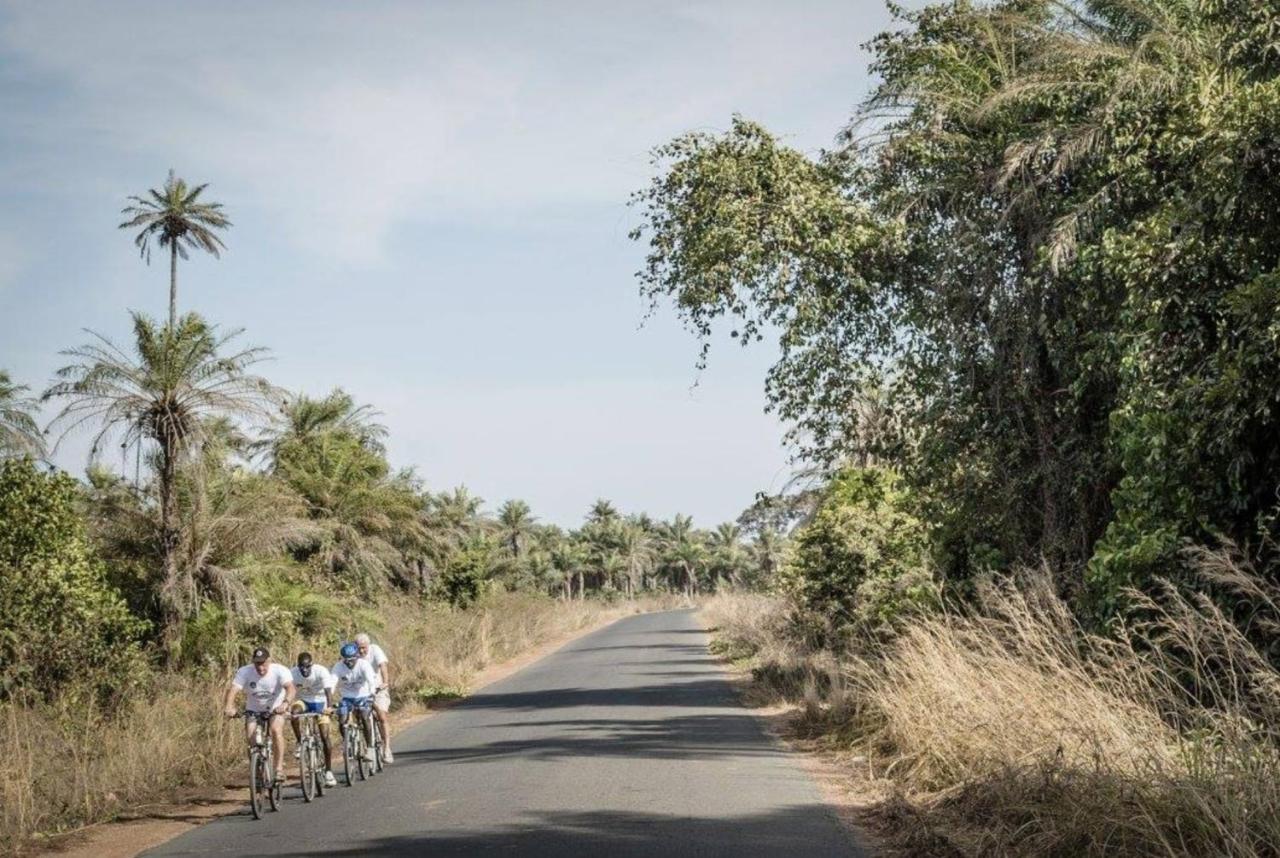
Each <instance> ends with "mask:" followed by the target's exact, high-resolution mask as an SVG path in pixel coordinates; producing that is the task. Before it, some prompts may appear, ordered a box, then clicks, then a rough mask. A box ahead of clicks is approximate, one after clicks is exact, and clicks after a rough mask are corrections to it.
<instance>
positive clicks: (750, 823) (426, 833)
mask: <svg viewBox="0 0 1280 858" xmlns="http://www.w3.org/2000/svg"><path fill="white" fill-rule="evenodd" d="M394 747H395V752H396V762H395V765H393V766H390V767H388V768H387V769H386V770H385V772H384V773H383V774H381V775H378V776H376V777H374V778H373V779H372V780H369V781H366V782H365V783H359V782H357V783H356V785H355V786H353V787H349V788H348V787H341V786H340V787H339V788H338V789H336V790H329V792H328V793H327V794H326V795H325V797H324V798H321V799H317V800H316V801H314V802H312V803H311V804H309V805H308V804H304V803H303V802H302V798H301V795H300V793H299V791H298V788H297V786H296V782H295V781H291V782H290V786H289V787H288V788H286V790H285V801H284V804H283V806H282V808H281V810H280V811H279V812H278V813H274V814H272V813H268V815H267V816H266V818H264V819H263V820H261V821H255V820H253V819H252V817H250V816H249V815H248V811H247V810H246V811H245V812H243V813H239V814H235V815H232V816H227V817H224V818H222V819H219V820H216V821H214V822H211V823H209V824H208V825H205V826H202V827H200V828H197V829H195V830H193V831H191V832H189V833H187V834H185V835H183V836H181V837H179V838H177V839H175V840H172V841H170V842H169V843H167V844H165V845H163V846H161V847H159V848H157V849H154V850H152V851H151V852H148V853H147V854H148V855H155V856H161V855H163V856H170V855H210V854H219V855H243V856H250V855H253V856H257V855H328V856H343V855H422V856H451V855H490V854H493V855H512V856H520V858H543V856H560V855H590V856H608V858H629V856H646V858H648V857H649V856H660V858H677V856H734V858H748V856H786V858H803V856H823V858H825V856H857V855H860V854H861V853H860V852H859V851H858V849H856V848H855V847H854V845H853V843H852V842H851V840H850V839H849V836H848V835H847V833H846V832H845V831H844V830H842V828H841V826H840V824H839V823H838V822H837V820H836V818H835V816H834V815H833V813H832V812H831V810H830V809H829V808H828V807H826V806H825V805H824V804H823V803H822V801H821V799H820V798H819V795H818V791H817V788H816V787H815V786H814V784H813V783H812V781H811V780H810V779H809V777H808V775H806V774H805V773H804V772H803V771H802V770H801V769H800V768H799V766H798V765H797V764H796V762H795V760H794V759H793V758H791V757H790V756H789V755H788V754H787V753H786V752H785V751H784V750H783V749H782V748H781V747H780V746H779V745H778V744H777V743H776V742H775V741H774V740H772V739H771V738H770V737H768V736H767V735H766V734H765V733H764V732H763V731H762V730H761V727H760V724H759V722H758V721H757V720H756V719H755V718H754V717H753V716H752V715H751V714H750V713H749V712H747V711H746V710H745V709H743V708H742V706H741V705H740V704H739V703H738V701H737V700H736V698H735V695H734V693H733V691H732V689H731V687H730V685H729V682H728V680H727V678H726V676H725V675H724V673H723V672H722V671H721V669H720V668H719V666H718V665H717V662H716V660H715V659H714V658H713V657H712V656H711V655H710V654H708V652H707V636H706V634H705V633H703V632H702V630H701V629H700V628H699V625H698V623H697V621H696V620H695V619H694V616H693V614H692V612H689V611H667V612H663V613H657V614H643V615H637V616H633V617H628V618H626V619H623V620H620V621H618V622H616V623H614V624H613V625H610V626H608V627H606V628H604V629H601V630H599V631H596V632H593V633H592V634H589V635H587V636H585V637H582V638H579V639H577V640H576V641H574V642H573V643H571V644H569V645H568V646H566V647H564V648H563V649H561V650H559V651H557V652H555V653H554V654H552V655H550V656H548V657H546V658H544V659H542V660H541V661H539V662H537V663H535V664H533V665H531V666H530V667H527V668H525V669H524V670H522V671H520V672H519V673H516V674H514V675H512V676H510V677H509V678H507V679H505V680H503V681H501V682H498V683H495V684H494V685H491V686H488V687H486V688H485V689H484V690H483V691H481V692H479V693H477V694H475V695H474V696H472V697H469V698H467V699H466V700H464V701H462V702H461V703H459V704H458V705H457V706H456V707H454V708H452V709H449V710H447V711H444V712H441V713H439V714H437V715H435V716H434V717H432V718H428V719H426V720H424V721H422V722H421V723H420V724H418V725H416V726H414V727H413V728H411V729H409V730H406V731H404V732H402V733H400V734H399V736H397V737H396V742H395V745H394ZM290 766H291V768H290V774H291V776H295V770H294V769H293V768H292V757H291V756H290Z"/></svg>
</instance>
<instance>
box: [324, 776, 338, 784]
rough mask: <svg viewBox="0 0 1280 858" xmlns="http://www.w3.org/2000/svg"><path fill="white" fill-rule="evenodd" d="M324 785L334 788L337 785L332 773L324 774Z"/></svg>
mask: <svg viewBox="0 0 1280 858" xmlns="http://www.w3.org/2000/svg"><path fill="white" fill-rule="evenodd" d="M324 785H325V786H327V787H336V786H337V785H338V779H337V778H335V777H334V776H333V772H325V773H324Z"/></svg>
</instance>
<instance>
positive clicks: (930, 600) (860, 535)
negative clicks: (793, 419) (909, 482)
mask: <svg viewBox="0 0 1280 858" xmlns="http://www.w3.org/2000/svg"><path fill="white" fill-rule="evenodd" d="M782 583H783V586H784V588H785V589H786V590H787V591H788V592H790V593H791V594H792V595H793V596H794V597H795V598H796V599H797V601H798V602H799V603H800V604H801V605H803V606H804V607H806V608H808V609H809V610H811V611H814V612H816V613H817V614H819V615H821V616H823V617H827V618H830V619H833V620H835V621H836V623H837V625H840V624H851V623H854V622H855V621H858V620H861V621H864V622H870V623H871V624H872V625H883V624H886V623H891V622H892V621H893V620H895V619H896V618H897V617H898V616H900V615H902V614H904V613H910V612H913V611H917V610H922V609H927V608H929V607H932V606H933V605H935V604H936V600H937V590H936V588H935V587H934V585H933V581H932V576H931V573H930V569H929V534H928V531H927V529H926V528H925V526H924V524H923V522H921V521H920V520H919V519H918V518H916V517H915V515H914V514H913V512H912V509H911V503H910V498H909V496H908V494H907V492H906V491H905V490H904V488H903V486H902V482H901V480H900V478H899V477H897V476H896V475H895V474H894V473H893V472H892V471H889V470H885V469H882V468H855V469H848V470H845V471H843V472H841V473H840V474H839V475H838V476H837V477H836V478H835V479H834V480H832V482H831V484H830V485H829V486H828V488H827V491H826V493H825V496H824V497H823V500H822V504H821V506H820V507H819V508H818V512H817V515H815V516H814V518H813V520H812V521H811V522H809V524H807V525H805V526H804V527H803V528H801V529H800V531H799V533H798V534H797V535H796V537H795V550H794V552H793V554H792V556H791V560H790V563H789V564H788V565H787V567H786V568H785V569H784V570H783V572H782Z"/></svg>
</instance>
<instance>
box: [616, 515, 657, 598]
mask: <svg viewBox="0 0 1280 858" xmlns="http://www.w3.org/2000/svg"><path fill="white" fill-rule="evenodd" d="M618 556H619V557H621V558H622V561H623V565H624V566H625V568H626V573H627V577H626V586H627V595H628V596H631V597H634V596H635V594H636V592H637V591H638V590H640V589H643V587H644V579H645V576H646V575H648V574H649V572H650V571H652V569H653V564H654V560H655V558H656V557H657V552H656V551H655V549H654V543H653V536H652V535H651V534H650V533H649V532H648V531H647V530H645V529H644V528H643V527H641V526H640V525H638V524H628V525H627V526H626V527H624V528H622V531H621V533H620V534H619V535H618Z"/></svg>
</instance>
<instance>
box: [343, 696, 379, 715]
mask: <svg viewBox="0 0 1280 858" xmlns="http://www.w3.org/2000/svg"><path fill="white" fill-rule="evenodd" d="M371 705H373V698H372V697H344V698H342V702H341V703H339V704H338V714H339V715H341V716H342V717H343V718H345V717H347V713H348V712H350V711H351V710H352V709H366V708H368V707H369V706H371Z"/></svg>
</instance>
